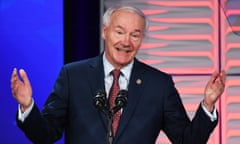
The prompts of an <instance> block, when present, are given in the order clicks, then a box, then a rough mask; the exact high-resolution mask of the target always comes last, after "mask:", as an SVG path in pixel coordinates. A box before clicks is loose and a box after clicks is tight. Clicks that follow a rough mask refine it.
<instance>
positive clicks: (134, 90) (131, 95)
mask: <svg viewBox="0 0 240 144" xmlns="http://www.w3.org/2000/svg"><path fill="white" fill-rule="evenodd" d="M144 71H145V69H143V65H142V64H141V63H140V62H139V61H138V60H136V59H135V62H134V65H133V69H132V73H131V78H130V83H129V87H128V101H127V105H126V107H125V108H124V109H123V113H122V116H121V119H120V122H119V127H118V130H117V133H116V137H115V140H114V141H115V142H116V141H117V139H118V138H119V137H120V136H121V134H122V133H123V131H124V130H125V128H126V126H127V124H128V122H129V121H130V120H131V118H132V115H133V113H134V111H135V109H136V106H137V104H138V102H139V99H140V97H141V93H142V91H141V90H143V86H144V83H145V82H144V77H143V76H144V75H143V73H144Z"/></svg>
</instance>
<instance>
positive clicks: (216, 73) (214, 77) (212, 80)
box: [209, 71, 219, 83]
mask: <svg viewBox="0 0 240 144" xmlns="http://www.w3.org/2000/svg"><path fill="white" fill-rule="evenodd" d="M218 75H219V74H218V72H217V71H214V73H213V74H212V76H211V78H210V80H209V82H210V83H214V82H215V80H216V79H217V77H218Z"/></svg>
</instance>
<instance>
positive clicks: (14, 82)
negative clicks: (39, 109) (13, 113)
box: [11, 68, 32, 112]
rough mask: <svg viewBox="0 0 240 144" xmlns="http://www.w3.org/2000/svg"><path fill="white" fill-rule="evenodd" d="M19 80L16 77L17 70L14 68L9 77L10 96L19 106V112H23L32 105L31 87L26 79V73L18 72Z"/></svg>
mask: <svg viewBox="0 0 240 144" xmlns="http://www.w3.org/2000/svg"><path fill="white" fill-rule="evenodd" d="M19 74H20V78H21V79H20V78H19V77H18V73H17V69H16V68H14V69H13V72H12V77H11V89H12V95H13V97H14V98H15V99H16V101H17V102H18V103H19V104H20V108H21V111H22V112H24V111H25V110H26V109H27V108H28V107H29V106H30V105H31V103H32V87H31V83H30V81H29V79H28V76H27V73H26V72H25V71H24V70H23V69H20V70H19Z"/></svg>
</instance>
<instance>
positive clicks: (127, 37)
mask: <svg viewBox="0 0 240 144" xmlns="http://www.w3.org/2000/svg"><path fill="white" fill-rule="evenodd" d="M122 45H123V46H124V47H129V46H130V35H128V34H126V35H125V36H124V38H123V40H122Z"/></svg>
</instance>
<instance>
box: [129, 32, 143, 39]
mask: <svg viewBox="0 0 240 144" xmlns="http://www.w3.org/2000/svg"><path fill="white" fill-rule="evenodd" d="M140 36H141V35H140V34H138V33H137V34H136V33H134V34H131V38H132V39H133V40H135V41H136V40H138V39H139V38H140Z"/></svg>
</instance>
